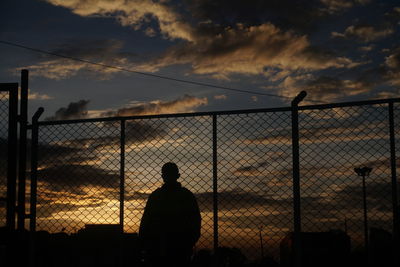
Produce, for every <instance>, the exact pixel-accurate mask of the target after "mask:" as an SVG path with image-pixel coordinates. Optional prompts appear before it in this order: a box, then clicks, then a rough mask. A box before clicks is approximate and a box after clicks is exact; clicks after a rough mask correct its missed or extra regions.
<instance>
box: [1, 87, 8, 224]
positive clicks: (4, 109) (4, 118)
mask: <svg viewBox="0 0 400 267" xmlns="http://www.w3.org/2000/svg"><path fill="white" fill-rule="evenodd" d="M8 97H9V96H8V92H2V91H0V227H3V226H5V225H6V215H7V214H6V196H7V151H8V148H7V144H8V142H7V138H8V109H9V105H8Z"/></svg>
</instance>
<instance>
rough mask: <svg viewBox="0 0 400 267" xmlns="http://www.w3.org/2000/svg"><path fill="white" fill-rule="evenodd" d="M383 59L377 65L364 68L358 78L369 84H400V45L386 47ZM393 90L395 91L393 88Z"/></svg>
mask: <svg viewBox="0 0 400 267" xmlns="http://www.w3.org/2000/svg"><path fill="white" fill-rule="evenodd" d="M385 53H388V56H386V57H385V61H384V62H383V64H381V65H380V66H378V67H374V68H371V69H367V70H365V71H364V72H363V73H362V74H361V75H360V77H359V78H358V79H359V80H363V81H364V82H366V83H368V84H371V86H379V85H383V84H386V85H390V86H400V47H398V46H397V47H395V48H393V49H386V51H385ZM394 90H395V91H397V90H396V89H395V88H394Z"/></svg>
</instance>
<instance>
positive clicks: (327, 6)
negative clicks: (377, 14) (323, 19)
mask: <svg viewBox="0 0 400 267" xmlns="http://www.w3.org/2000/svg"><path fill="white" fill-rule="evenodd" d="M370 2H371V0H321V3H322V4H323V5H324V7H322V8H321V10H322V11H324V12H327V13H330V14H334V13H338V12H342V11H345V10H348V9H350V8H352V7H354V6H355V5H360V4H361V5H366V4H368V3H370Z"/></svg>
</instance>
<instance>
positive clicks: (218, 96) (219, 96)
mask: <svg viewBox="0 0 400 267" xmlns="http://www.w3.org/2000/svg"><path fill="white" fill-rule="evenodd" d="M227 98H228V97H227V96H226V95H215V96H214V99H217V100H225V99H227Z"/></svg>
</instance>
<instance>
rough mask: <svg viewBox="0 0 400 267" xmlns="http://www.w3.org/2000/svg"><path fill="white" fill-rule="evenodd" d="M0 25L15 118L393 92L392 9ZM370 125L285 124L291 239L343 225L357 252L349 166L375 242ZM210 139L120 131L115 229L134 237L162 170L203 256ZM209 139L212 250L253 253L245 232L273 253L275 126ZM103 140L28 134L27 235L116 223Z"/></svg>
mask: <svg viewBox="0 0 400 267" xmlns="http://www.w3.org/2000/svg"><path fill="white" fill-rule="evenodd" d="M0 15H1V16H0V20H1V24H0V27H1V28H0V56H1V58H2V60H1V62H0V81H1V82H15V81H19V77H20V70H21V69H23V68H26V69H28V70H29V71H30V102H29V110H30V114H32V113H33V112H34V111H35V110H36V109H37V108H38V107H39V106H42V107H44V108H45V113H44V115H43V116H42V118H41V119H42V120H44V121H51V120H67V119H77V118H78V119H81V118H91V117H113V116H129V115H145V114H166V113H180V112H196V111H215V110H232V109H235V110H236V109H252V108H267V107H268V108H269V107H282V106H288V105H289V104H290V100H291V99H292V98H293V97H294V96H295V95H297V94H298V93H299V92H300V91H302V90H306V91H307V92H308V95H307V97H306V99H305V101H304V102H303V103H304V104H315V103H330V102H343V101H356V100H367V99H381V98H388V97H398V93H399V85H400V45H399V40H400V38H399V27H400V24H399V23H400V4H399V3H398V1H373V0H353V1H350V0H349V1H345V0H309V1H305V0H304V1H289V0H280V1H261V0H259V1H257V0H250V1H235V0H231V1H228V0H226V1H223V0H221V1H215V0H214V1H212V0H192V1H189V0H188V1H185V0H183V1H167V0H161V1H150V0H141V1H138V0H132V1H127V0H125V1H123V0H115V1H105V0H86V1H78V0H63V1H62V0H46V1H34V0H30V1H28V0H20V1H11V0H6V1H1V3H0ZM1 41H5V42H8V43H13V44H16V45H20V46H21V45H22V46H25V47H30V48H33V49H39V50H43V51H48V52H49V53H53V54H58V55H63V56H66V57H72V58H77V59H82V60H85V61H90V62H94V63H100V64H103V65H108V66H114V67H117V68H104V67H103V66H99V65H93V64H89V63H87V62H83V61H73V60H70V59H66V58H62V57H55V56H54V55H50V54H45V53H38V52H35V51H33V50H28V49H22V48H21V47H17V46H15V45H14V46H12V45H9V44H5V43H4V42H3V43H1ZM118 68H119V69H118ZM121 68H123V69H128V70H132V71H134V72H135V71H136V72H142V73H146V74H152V75H158V76H162V77H169V78H173V79H183V80H185V81H193V82H197V83H207V84H211V85H215V86H220V87H226V88H231V89H240V90H246V91H251V92H253V93H249V92H247V93H244V92H237V91H234V90H223V89H221V88H215V87H207V86H201V85H198V84H197V85H196V84H189V83H181V82H178V81H176V80H175V81H174V80H171V79H170V80H167V79H161V78H156V77H154V76H149V75H140V74H138V73H133V72H127V71H121ZM271 95H276V96H278V97H273V96H271ZM398 110H399V108H398V105H397V106H396V123H397V124H396V125H398V119H399V116H398ZM386 111H387V109H386V106H385V105H373V106H365V107H350V108H337V109H328V110H308V111H307V110H306V111H302V112H300V123H301V125H300V135H301V139H300V143H301V154H300V159H301V170H302V174H301V175H302V197H303V198H302V203H303V209H304V213H303V214H304V221H303V223H304V226H305V229H307V230H310V231H317V230H320V231H322V230H324V231H325V230H329V229H342V230H343V229H344V225H345V224H348V225H349V232H350V234H351V235H352V238H353V239H354V240H356V241H358V242H360V240H362V207H361V200H362V199H361V195H362V191H361V187H360V180H359V178H358V177H356V176H355V175H354V172H353V168H354V167H355V166H357V165H358V164H361V163H365V164H369V165H370V166H372V167H374V173H373V174H371V176H372V178H373V179H371V180H369V183H368V186H369V188H370V190H371V191H370V192H371V193H370V194H369V195H368V198H369V199H368V203H369V205H370V206H369V207H370V216H371V225H373V226H376V227H383V228H385V227H386V228H385V229H387V230H390V226H391V225H390V219H391V213H390V212H391V207H390V205H391V203H390V201H391V200H390V184H389V182H388V181H389V180H388V179H390V162H389V143H388V124H387V121H388V117H387V112H386ZM211 125H212V121H211V120H210V117H207V116H205V117H202V116H201V117H182V118H179V119H171V118H169V119H168V118H167V119H152V120H131V121H127V125H126V127H127V128H126V187H127V189H126V190H127V192H126V203H125V205H126V206H125V218H124V220H125V224H124V227H125V230H126V231H128V232H135V231H136V230H137V228H138V223H139V220H140V217H141V213H142V212H143V207H144V205H145V200H146V199H147V197H148V194H149V193H150V192H151V191H152V190H154V189H155V188H157V187H158V186H159V185H160V183H161V181H160V177H159V169H160V166H161V165H162V163H164V162H166V161H175V162H177V163H178V166H179V167H180V168H181V173H182V177H184V179H183V180H182V184H183V185H184V186H186V187H188V188H189V189H190V190H192V191H193V192H194V193H195V194H196V197H197V198H198V201H199V204H200V208H201V210H202V216H203V232H202V233H203V234H202V239H201V242H200V244H201V245H202V246H204V247H211V246H212V242H211V240H212V231H211V229H212V227H211V226H212V209H211V208H212V179H211V178H212V146H211V145H212V139H211V138H212V128H211ZM217 126H218V158H219V162H218V174H219V179H220V180H219V201H220V202H219V204H220V210H219V212H220V213H219V215H220V218H219V219H220V222H219V227H220V229H221V233H223V234H221V237H220V241H221V244H225V245H232V244H236V245H237V246H239V247H247V250H248V251H250V252H253V253H257V254H258V253H259V251H258V250H257V249H258V242H259V240H258V239H257V238H258V234H259V231H260V229H261V231H262V232H263V235H265V242H266V243H267V244H269V245H267V246H266V250H268V251H269V252H271V251H272V250H274V249H275V250H276V249H277V246H278V244H279V242H280V240H281V239H282V238H283V237H284V235H285V234H286V233H287V232H288V231H290V230H291V229H293V228H292V227H293V224H292V223H293V221H292V204H293V202H292V201H293V199H292V191H291V190H292V189H291V187H292V183H291V179H292V177H291V171H292V170H291V164H292V161H291V156H292V155H291V128H290V113H288V112H283V111H282V112H274V113H264V112H263V113H250V114H248V115H246V114H242V115H232V116H229V115H226V116H221V117H220V119H218V125H217ZM119 127H120V125H119V124H118V122H113V123H102V122H97V123H95V122H87V123H81V124H71V125H64V124H61V125H47V126H45V125H44V126H41V132H40V137H39V140H40V142H41V144H40V151H41V152H40V153H41V155H40V161H39V189H38V192H39V196H38V203H39V205H38V229H45V230H49V231H53V232H57V231H61V229H62V228H66V231H67V232H75V231H77V230H78V229H80V228H81V227H83V225H84V223H92V222H101V223H116V222H118V216H119V202H118V190H119V187H118V185H119V167H120V165H119V129H120V128H119ZM396 129H397V130H398V127H397V128H396ZM1 137H4V135H3V136H0V138H1ZM0 141H2V142H0V145H4V144H5V142H3V141H4V140H3V139H1V140H0ZM0 160H2V162H4V155H3V156H1V158H0ZM275 252H276V251H275ZM271 253H272V252H271Z"/></svg>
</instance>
